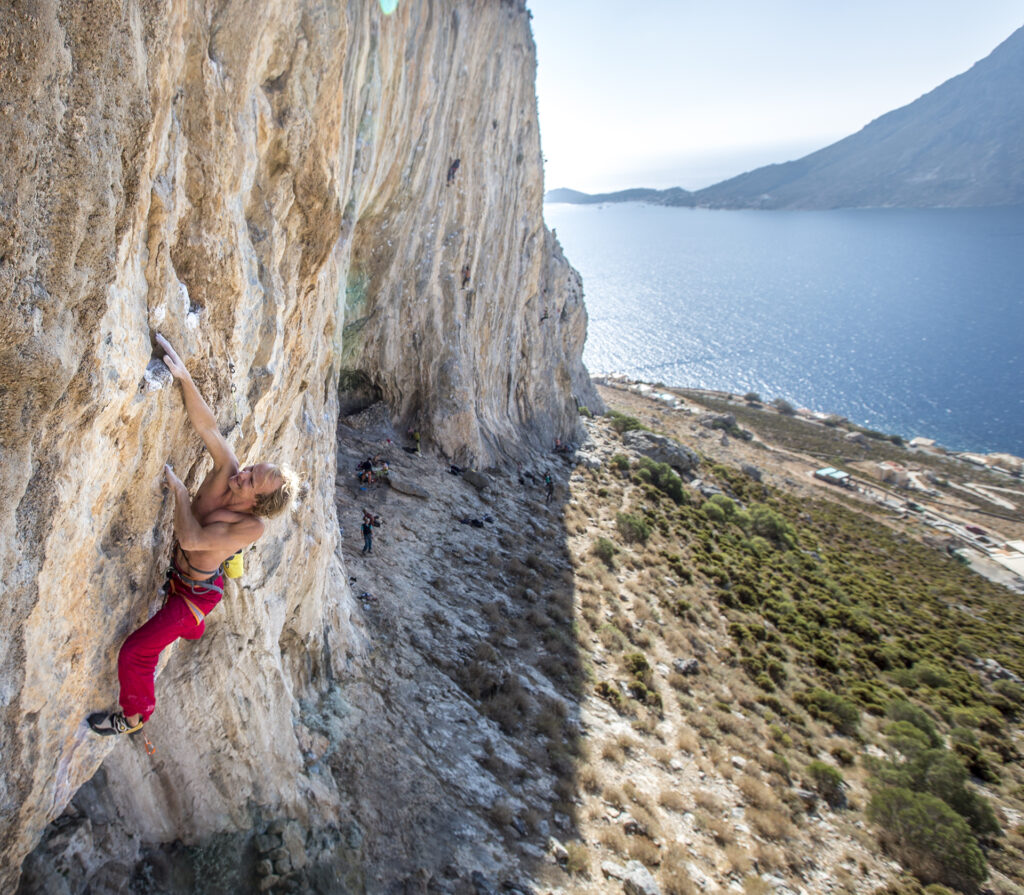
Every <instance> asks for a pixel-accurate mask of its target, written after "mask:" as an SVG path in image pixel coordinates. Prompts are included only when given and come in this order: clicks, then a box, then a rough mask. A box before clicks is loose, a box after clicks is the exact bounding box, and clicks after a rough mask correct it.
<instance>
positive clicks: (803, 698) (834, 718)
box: [796, 687, 860, 736]
mask: <svg viewBox="0 0 1024 895" xmlns="http://www.w3.org/2000/svg"><path fill="white" fill-rule="evenodd" d="M796 701H797V702H798V703H800V704H801V705H802V706H803V707H804V708H806V709H807V711H809V712H810V713H811V714H812V715H814V716H815V717H818V718H821V719H823V720H825V721H828V722H830V723H831V724H832V726H833V727H835V729H836V730H838V731H839V732H840V733H845V734H847V735H848V736H852V735H853V734H854V733H856V732H857V726H858V725H859V724H860V710H859V709H858V708H857V706H855V705H854V704H853V703H852V702H847V701H846V700H845V699H843V697H842V696H839V695H838V694H836V693H830V692H829V691H828V690H822V689H821V688H820V687H814V688H813V689H811V690H807V691H805V692H803V693H798V694H797V696H796Z"/></svg>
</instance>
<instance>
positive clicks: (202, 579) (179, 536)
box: [89, 335, 298, 736]
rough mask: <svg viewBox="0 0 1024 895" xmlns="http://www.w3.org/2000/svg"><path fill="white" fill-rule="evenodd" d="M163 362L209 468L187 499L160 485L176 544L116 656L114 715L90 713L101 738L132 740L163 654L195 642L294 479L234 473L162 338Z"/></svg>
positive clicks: (173, 484)
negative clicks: (159, 585)
mask: <svg viewBox="0 0 1024 895" xmlns="http://www.w3.org/2000/svg"><path fill="white" fill-rule="evenodd" d="M156 341H157V343H158V344H159V345H160V347H161V348H162V349H163V350H164V352H165V353H164V363H165V364H166V365H167V369H169V370H170V371H171V375H172V376H173V377H174V378H175V379H177V380H178V382H180V383H181V391H182V395H183V397H184V400H185V410H186V411H187V413H188V418H189V420H190V422H191V423H192V426H193V428H194V429H195V430H196V432H198V433H199V436H200V437H201V438H202V439H203V443H204V444H205V445H206V449H207V450H208V451H209V452H210V455H211V456H212V457H213V469H212V470H210V472H209V474H208V475H207V476H206V478H205V479H204V480H203V483H202V484H201V485H200V486H199V490H198V491H197V492H196V496H195V498H193V499H190V498H189V493H188V489H187V488H186V487H185V486H184V485H183V484H182V482H181V479H179V478H178V477H177V476H176V475H175V474H174V470H172V469H171V467H170V465H166V466H164V478H165V479H166V481H167V485H168V486H169V487H170V489H171V490H172V491H173V492H174V535H175V538H176V540H175V544H174V548H173V551H172V554H171V564H172V567H171V569H170V571H169V572H168V578H167V586H166V587H167V599H166V601H165V603H164V605H163V608H162V609H160V611H159V612H157V613H156V615H154V616H153V617H152V618H151V619H150V620H149V621H148V622H146V623H145V624H144V625H143V626H142V627H141V628H139V629H138V630H137V631H135V633H134V634H132V635H131V636H129V637H128V639H127V640H126V641H125V642H124V644H123V645H122V647H121V651H120V653H119V654H118V657H117V678H118V681H119V682H120V685H121V695H120V699H119V702H120V704H121V709H122V710H121V711H120V712H111V713H110V714H107V713H104V712H96V713H94V714H92V715H90V716H89V726H90V727H92V729H93V730H94V731H96V733H98V734H101V735H103V736H114V735H116V734H124V733H135V732H136V731H138V730H141V729H142V725H143V724H144V723H145V722H146V721H147V720H148V719H149V716H150V715H151V714H152V713H153V709H154V708H155V706H156V696H155V694H154V675H155V673H156V665H157V661H158V660H159V658H160V653H161V651H162V650H163V649H164V647H166V646H169V645H170V644H171V643H173V642H174V641H175V640H177V639H178V638H179V637H184V638H186V639H187V640H198V639H199V638H200V637H202V636H203V631H204V630H205V624H204V621H203V620H204V618H205V617H206V616H207V615H208V614H209V612H210V610H212V609H213V607H214V606H216V605H217V603H219V602H220V598H221V597H222V596H223V595H224V573H225V566H226V565H227V563H226V561H227V560H229V559H230V558H231V557H232V556H233V555H234V554H235V553H238V552H239V551H241V550H243V549H244V548H245V547H248V546H249V545H250V544H252V543H253V542H254V541H256V540H257V539H258V538H259V537H260V535H262V534H263V530H264V523H263V519H267V518H270V517H272V516H277V515H279V514H281V513H283V512H284V511H285V510H286V509H287V508H288V507H289V505H290V504H291V502H292V499H293V497H294V496H295V492H296V490H297V485H298V480H297V477H296V476H295V473H293V472H291V471H290V470H287V469H282V468H281V467H278V466H275V465H273V464H271V463H256V464H255V465H253V466H246V467H244V468H239V465H238V458H237V457H235V454H234V451H232V450H231V448H230V447H229V446H228V443H227V442H226V441H225V440H224V436H222V435H221V434H220V429H218V428H217V420H216V419H215V418H214V415H213V412H212V411H211V410H210V408H209V406H208V405H207V403H206V401H204V400H203V396H202V395H201V394H199V390H198V389H197V388H196V385H195V383H194V382H193V381H192V377H191V376H190V375H189V373H188V370H187V369H185V365H184V364H183V363H182V361H181V358H180V357H178V355H177V353H176V352H175V350H174V349H173V348H172V347H171V346H170V343H168V341H167V340H166V339H165V338H164V337H163V336H161V335H158V336H157V337H156Z"/></svg>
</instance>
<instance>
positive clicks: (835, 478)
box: [814, 466, 853, 488]
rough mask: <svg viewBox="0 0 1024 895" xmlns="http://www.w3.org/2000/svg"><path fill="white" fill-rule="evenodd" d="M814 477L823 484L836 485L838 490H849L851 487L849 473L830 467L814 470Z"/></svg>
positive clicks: (851, 482) (851, 480)
mask: <svg viewBox="0 0 1024 895" xmlns="http://www.w3.org/2000/svg"><path fill="white" fill-rule="evenodd" d="M814 477H815V478H816V479H820V480H821V481H823V482H828V483H829V484H830V485H838V486H839V487H840V488H850V487H852V486H853V479H851V478H850V473H848V472H843V471H842V470H841V469H836V468H834V467H832V466H826V467H825V468H824V469H818V470H815V472H814Z"/></svg>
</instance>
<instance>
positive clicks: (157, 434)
mask: <svg viewBox="0 0 1024 895" xmlns="http://www.w3.org/2000/svg"><path fill="white" fill-rule="evenodd" d="M0 59H2V63H0V148H2V154H3V157H4V160H5V163H4V165H3V166H2V169H0V210H2V214H0V305H2V307H0V311H2V313H0V377H2V387H0V457H2V464H3V465H2V472H3V475H2V476H0V581H2V582H3V584H2V591H3V599H2V600H0V614H2V620H3V627H4V630H5V633H6V636H5V637H4V638H3V642H2V645H0V721H2V728H3V733H2V734H0V888H2V889H3V890H4V891H12V890H13V889H14V887H15V886H16V884H17V880H18V878H19V873H20V868H21V866H22V862H23V859H24V858H25V856H26V855H27V854H28V853H29V852H30V851H31V850H32V849H33V847H34V846H35V845H36V844H37V843H38V842H39V840H40V837H41V836H42V834H43V832H44V830H46V829H47V825H48V824H50V823H51V822H54V821H57V825H56V826H54V827H51V828H50V831H49V833H48V836H49V835H56V834H59V833H60V830H61V829H65V828H66V825H67V823H68V822H69V819H74V818H77V817H85V818H86V820H84V821H81V822H79V823H78V826H77V827H75V830H78V829H79V827H81V826H82V825H83V824H85V825H91V829H92V830H93V831H94V833H95V838H96V839H97V842H96V848H97V852H96V854H98V855H101V856H103V855H105V856H106V857H105V858H103V860H102V861H100V863H99V864H97V863H96V861H98V860H100V859H99V858H96V859H94V858H90V857H89V855H90V854H91V852H90V849H89V848H87V847H86V844H85V840H84V839H83V834H81V833H79V832H76V833H75V834H74V837H73V841H72V845H71V853H73V854H74V855H77V856H78V857H76V858H75V862H77V863H75V865H74V866H75V867H78V868H79V869H81V868H85V869H87V870H89V872H90V873H93V872H95V873H97V874H108V875H112V876H111V879H116V878H117V875H118V873H120V872H121V869H120V868H123V867H124V866H127V865H126V864H125V863H124V862H125V861H132V860H135V859H136V857H137V855H138V854H139V850H140V849H142V848H146V847H149V846H156V845H158V844H159V843H170V842H174V841H181V842H183V843H184V844H185V845H186V846H188V847H191V846H192V845H193V844H195V843H199V842H215V841H216V840H215V839H214V838H211V837H217V836H220V835H222V834H225V833H232V832H237V831H239V830H245V831H252V830H253V829H255V828H257V827H259V826H260V825H261V824H262V819H264V818H268V817H276V818H283V819H284V820H287V821H288V822H289V823H292V824H300V825H301V828H302V829H303V830H314V829H319V830H333V831H335V832H336V831H338V830H339V829H342V827H341V826H339V825H341V824H342V823H343V820H344V818H345V817H347V815H346V812H345V810H344V805H345V804H346V802H347V800H348V799H349V798H350V796H349V795H348V794H346V793H345V791H344V790H343V788H341V787H339V784H338V782H337V781H335V780H333V779H331V778H330V777H329V776H325V775H323V774H321V773H320V772H319V770H318V769H315V768H312V767H310V766H309V763H308V753H309V750H310V748H311V746H310V744H311V743H314V742H315V737H316V735H317V728H316V724H315V723H314V722H313V721H312V720H310V715H309V709H308V708H307V707H309V706H316V705H317V704H319V702H320V701H321V700H324V699H327V698H333V697H330V694H331V693H334V692H335V690H334V688H333V685H332V682H333V681H335V680H337V678H338V675H340V674H341V672H342V671H347V672H348V673H352V672H353V669H358V668H365V669H366V670H367V674H369V673H370V672H369V669H371V668H372V662H373V656H374V652H373V650H374V645H373V641H372V640H371V639H370V638H369V637H368V636H367V635H366V632H365V631H364V630H363V629H362V627H361V626H359V625H357V624H355V623H354V622H353V620H352V615H353V612H357V611H358V604H354V603H353V601H352V597H351V590H350V588H349V585H348V575H347V573H346V571H347V570H346V561H345V559H344V557H343V554H342V552H341V551H340V549H339V535H338V531H339V528H338V520H337V515H336V511H335V505H334V497H335V493H334V477H335V467H336V462H335V461H336V447H335V438H336V431H337V422H338V418H339V415H340V414H341V413H342V412H346V413H347V412H350V411H353V410H358V409H360V408H361V407H364V406H366V405H367V404H370V403H372V402H374V401H378V400H380V399H382V400H383V401H384V402H385V406H386V407H387V414H388V421H389V424H390V423H393V424H394V425H395V426H396V431H399V432H404V431H405V430H406V428H407V427H409V426H415V427H416V428H418V429H419V430H420V431H421V432H422V433H423V441H424V445H425V446H426V447H427V449H429V450H430V451H434V452H438V453H439V454H443V455H444V456H447V457H450V458H457V459H458V460H459V461H460V462H464V463H470V462H471V463H474V464H476V465H479V466H481V467H482V466H487V465H489V464H491V463H494V462H497V461H499V460H502V461H503V462H509V458H512V457H515V456H516V455H517V454H520V453H523V452H524V451H526V450H527V449H528V447H529V445H530V444H531V443H533V444H539V443H548V442H550V440H551V439H552V438H554V437H556V436H561V437H563V438H566V437H570V436H571V434H572V432H573V431H574V429H575V427H576V426H577V420H576V413H575V410H576V403H577V401H583V402H584V403H589V404H591V405H593V404H594V402H595V401H596V400H597V399H596V398H595V396H594V395H593V392H592V390H591V387H590V384H589V380H588V379H587V377H586V374H585V371H584V369H583V367H582V365H581V363H580V354H581V350H582V344H583V339H584V337H585V323H586V318H585V312H584V309H583V304H582V290H581V287H580V282H579V278H578V276H577V275H576V274H575V272H574V271H573V270H572V269H571V268H570V267H569V266H568V264H567V262H566V261H565V259H564V258H563V257H562V254H561V251H560V249H559V247H558V245H557V243H556V242H555V241H554V239H553V238H552V236H551V235H550V233H548V231H547V230H546V229H545V228H544V225H543V222H542V216H541V195H542V175H541V156H540V144H539V136H538V126H537V115H536V106H535V94H534V72H535V54H534V47H533V42H532V38H531V34H530V29H529V22H528V13H527V11H526V9H525V6H524V4H523V3H522V2H521V0H444V2H426V0H425V2H415V3H413V2H409V3H405V2H403V3H400V4H399V6H398V10H397V12H395V13H394V14H393V15H390V16H385V15H383V14H382V12H381V5H380V4H378V3H376V2H371V0H364V2H344V0H338V2H329V3H319V2H316V3H314V2H287V3H285V2H268V3H261V4H251V3H244V2H240V0H237V2H236V0H229V2H224V3H218V4H213V5H202V4H199V5H196V4H180V3H171V4H147V3H139V2H134V0H125V2H114V3H107V4H104V5H97V4H81V3H64V2H59V0H43V2H40V3H33V4H16V5H14V6H11V7H10V8H9V9H7V10H6V11H5V13H4V15H3V16H0ZM456 162H458V164H456ZM157 331H162V332H163V333H165V334H166V335H167V336H168V337H169V338H170V340H171V342H172V343H173V344H174V345H175V346H176V347H177V348H178V349H179V351H180V352H181V354H182V355H183V357H184V358H185V360H186V362H187V364H188V366H189V367H190V369H191V371H192V373H193V375H194V377H195V378H196V380H197V382H198V384H199V385H200V387H201V389H202V391H203V393H204V394H205V395H206V397H207V399H208V400H209V401H210V403H211V405H212V406H213V407H214V410H215V412H216V414H217V417H218V419H219V422H220V425H221V429H222V431H223V433H224V434H225V435H226V437H227V438H228V439H229V440H230V441H231V442H232V444H233V445H234V447H235V449H236V451H237V452H238V454H239V456H240V457H241V458H243V461H244V460H245V459H257V458H264V459H270V460H274V461H279V462H290V463H291V464H293V465H294V466H296V467H298V468H300V470H301V471H302V472H303V474H304V475H305V477H306V480H307V483H308V485H309V491H308V496H307V498H306V500H305V502H304V503H303V505H302V506H301V508H300V509H299V510H298V512H297V514H296V515H295V517H294V518H292V519H290V520H288V521H287V522H280V523H277V524H275V525H274V526H273V527H272V528H271V530H270V531H269V532H268V534H267V535H266V536H265V537H264V538H263V539H262V541H261V542H260V547H259V550H258V551H253V552H252V554H251V555H250V556H248V557H247V563H248V571H247V574H246V576H245V578H244V579H243V580H242V585H241V586H240V587H239V588H237V589H235V590H234V591H233V592H231V593H229V595H228V597H227V598H226V599H225V601H224V603H223V604H222V605H221V606H220V607H219V608H218V609H217V611H216V616H215V618H212V619H211V620H210V626H209V628H208V633H207V635H206V636H205V637H204V638H203V639H202V640H201V641H200V642H198V643H194V644H192V643H190V644H187V645H185V646H184V647H181V646H179V647H177V648H175V649H172V650H170V651H169V654H168V658H167V661H166V665H165V666H164V667H163V669H162V671H161V673H160V675H159V678H158V683H157V691H158V699H159V703H160V704H159V708H158V712H157V714H156V715H155V716H154V719H153V721H152V722H151V723H150V724H149V725H147V731H148V735H149V737H150V738H151V739H152V741H153V742H154V743H155V744H157V752H156V754H155V756H154V757H152V758H150V757H148V756H147V755H146V754H145V753H144V751H143V750H142V749H141V748H134V745H133V744H132V745H130V744H126V743H121V744H117V745H114V744H112V743H110V742H109V741H99V740H97V739H96V738H94V737H92V736H91V735H90V734H89V732H88V731H87V729H86V728H85V727H84V725H83V723H82V720H83V718H84V717H85V715H86V713H87V712H89V711H93V710H96V709H101V708H106V707H110V706H111V705H112V704H113V702H114V700H115V698H116V693H117V684H116V676H115V665H114V662H115V656H116V654H117V649H118V647H119V645H120V643H121V641H122V640H123V638H124V637H125V635H126V634H127V633H128V632H129V631H130V630H132V629H133V628H134V627H136V626H137V625H138V624H139V623H140V622H141V621H143V620H144V619H145V618H146V617H147V616H148V615H149V614H150V613H151V612H152V611H153V610H155V609H156V608H157V607H158V605H159V602H160V597H159V595H158V593H157V588H158V586H159V584H160V583H161V580H162V577H163V571H164V568H165V566H166V562H167V558H168V555H169V550H170V543H171V526H170V506H169V503H168V499H167V498H166V496H164V495H162V493H161V488H160V483H161V470H162V467H163V464H164V463H165V462H168V461H170V462H171V463H173V465H174V466H175V468H176V469H177V470H178V471H179V473H180V474H181V476H182V478H183V479H184V480H185V481H186V484H188V485H191V486H192V487H195V486H196V484H197V483H198V482H199V481H200V480H201V478H202V476H203V474H204V473H205V471H206V466H205V460H204V459H203V456H202V454H201V451H200V445H199V442H198V440H197V439H196V437H195V436H194V434H193V433H191V431H190V430H189V428H188V425H187V422H186V420H185V416H184V413H183V410H182V406H181V399H180V396H179V393H178V391H177V389H174V388H171V382H170V380H169V378H168V376H167V375H166V372H165V371H163V370H162V366H161V363H160V362H159V361H158V360H156V359H155V356H156V355H155V352H154V343H153V334H154V333H155V332H157ZM304 719H305V720H304ZM314 751H315V750H314ZM86 784H87V785H86ZM83 786H85V789H83V788H82V787H83ZM76 793H79V797H80V799H81V802H80V803H79V804H84V803H88V804H89V805H91V806H94V808H95V810H94V811H90V812H88V813H83V812H82V810H81V809H80V808H73V809H70V811H71V813H70V814H68V815H64V812H65V809H66V808H68V806H69V803H70V801H71V800H72V798H73V797H75V795H76ZM114 816H116V817H117V818H119V819H120V820H121V821H122V822H123V823H124V824H125V829H126V834H125V835H126V837H127V838H125V839H123V840H117V841H114V840H112V839H111V840H109V841H108V840H103V841H102V842H100V841H98V840H100V839H102V836H101V835H100V831H101V830H103V829H105V828H104V827H103V826H102V825H103V823H104V818H112V817H114ZM89 818H91V819H89ZM289 829H292V828H291V827H289ZM370 829H372V824H371V825H370ZM69 835H70V834H69ZM325 835H327V834H325ZM331 835H333V834H331ZM339 835H340V834H339ZM332 841H333V840H332ZM339 841H340V840H339ZM345 841H348V840H345ZM104 861H105V862H106V864H109V868H108V869H107V870H103V869H102V866H101V865H102V864H103V862H104ZM69 872H70V871H69ZM97 880H99V881H97V882H95V884H94V886H93V889H92V890H93V891H106V889H104V888H103V886H104V885H107V884H105V883H102V877H99V876H98V877H97ZM109 885H110V886H111V887H114V886H115V883H114V882H110V883H109ZM48 891H54V890H52V889H50V890H48Z"/></svg>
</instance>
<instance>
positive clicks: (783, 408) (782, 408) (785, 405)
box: [772, 398, 796, 416]
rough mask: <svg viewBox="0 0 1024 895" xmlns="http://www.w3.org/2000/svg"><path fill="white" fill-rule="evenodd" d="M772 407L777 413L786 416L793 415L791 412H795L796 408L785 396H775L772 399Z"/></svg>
mask: <svg viewBox="0 0 1024 895" xmlns="http://www.w3.org/2000/svg"><path fill="white" fill-rule="evenodd" d="M772 407H774V408H775V409H776V410H777V411H779V413H782V414H785V415H786V416H793V414H795V413H796V408H795V407H794V406H793V405H792V404H790V403H789V401H787V400H786V399H785V398H776V399H775V400H773V401H772Z"/></svg>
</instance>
